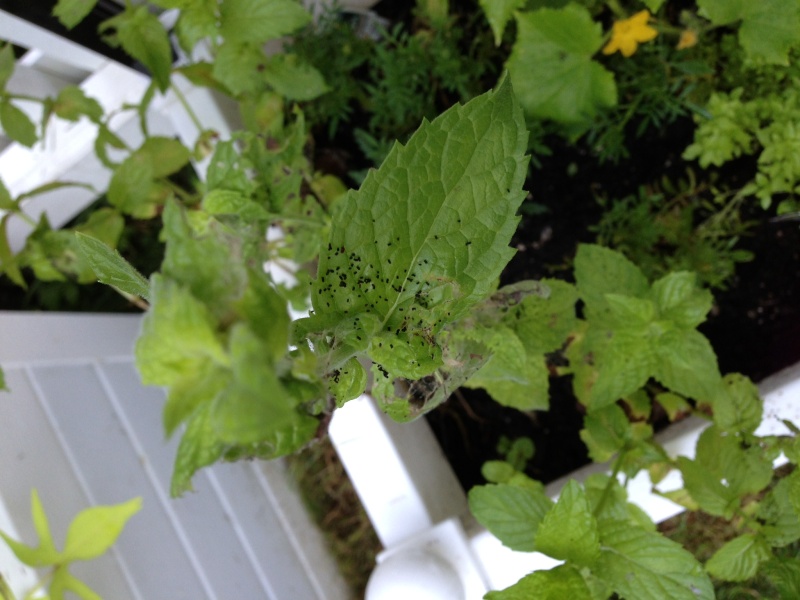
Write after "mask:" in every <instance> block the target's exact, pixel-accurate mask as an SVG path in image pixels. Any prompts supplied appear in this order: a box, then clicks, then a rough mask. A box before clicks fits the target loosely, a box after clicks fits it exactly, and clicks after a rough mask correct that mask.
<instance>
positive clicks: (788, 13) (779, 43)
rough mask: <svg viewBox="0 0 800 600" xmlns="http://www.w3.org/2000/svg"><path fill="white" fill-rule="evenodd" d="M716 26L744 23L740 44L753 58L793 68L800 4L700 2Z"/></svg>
mask: <svg viewBox="0 0 800 600" xmlns="http://www.w3.org/2000/svg"><path fill="white" fill-rule="evenodd" d="M697 5H698V6H699V7H700V8H701V9H702V10H703V12H704V13H705V14H706V15H707V16H708V18H709V19H710V20H711V21H712V22H713V23H714V24H716V25H728V24H731V23H734V22H736V21H741V26H740V28H739V41H740V43H741V44H742V47H743V48H744V49H745V51H746V52H747V54H748V55H749V56H750V57H751V58H755V59H761V60H763V61H766V62H769V63H774V64H779V65H788V64H789V50H790V49H791V48H793V47H796V46H797V45H798V43H800V1H798V0H761V1H760V2H751V1H750V0H698V2H697Z"/></svg>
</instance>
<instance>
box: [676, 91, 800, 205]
mask: <svg viewBox="0 0 800 600" xmlns="http://www.w3.org/2000/svg"><path fill="white" fill-rule="evenodd" d="M743 94H744V89H743V88H737V89H735V90H733V91H732V92H731V93H729V94H723V93H718V94H714V95H713V96H712V97H711V99H710V100H709V103H708V108H707V110H708V112H709V114H710V118H709V119H701V120H700V123H699V126H698V128H697V131H696V132H695V140H694V143H693V144H691V145H690V146H689V147H688V148H687V149H686V152H684V158H687V159H697V160H698V161H699V163H700V166H701V167H703V168H707V167H709V166H711V165H714V166H717V167H720V166H722V165H723V164H725V163H727V162H730V161H732V160H734V159H735V158H738V157H739V156H742V155H751V154H758V161H757V165H758V171H757V172H756V174H755V177H754V178H753V179H752V180H751V181H749V182H748V183H746V184H745V185H744V186H743V188H742V190H741V193H742V194H745V195H753V196H755V197H756V198H758V199H759V200H760V202H761V206H762V207H763V208H769V207H770V205H771V204H772V202H773V199H775V198H779V199H780V204H779V205H778V212H779V213H783V212H790V211H794V210H796V209H797V200H796V194H797V193H798V190H800V166H798V164H797V152H796V150H797V148H798V144H799V143H800V137H798V136H800V133H798V132H800V100H798V99H799V98H800V92H798V89H797V82H796V80H793V81H792V82H790V85H789V87H788V89H785V90H783V91H782V92H780V93H775V94H770V95H763V96H760V97H757V98H755V99H753V100H749V101H744V100H743V99H742V96H743Z"/></svg>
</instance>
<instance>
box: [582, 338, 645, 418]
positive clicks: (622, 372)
mask: <svg viewBox="0 0 800 600" xmlns="http://www.w3.org/2000/svg"><path fill="white" fill-rule="evenodd" d="M578 351H580V353H578ZM576 353H577V355H576ZM569 356H570V362H571V363H572V364H573V365H574V369H575V372H576V377H575V381H574V382H573V388H574V389H575V394H576V395H577V397H578V399H579V400H580V401H581V402H582V403H584V404H585V405H586V407H587V408H589V409H590V410H598V409H600V408H602V407H604V406H608V405H609V404H613V403H614V402H616V401H617V400H619V399H620V398H623V397H625V396H628V395H629V394H632V393H634V392H635V391H636V390H638V389H639V388H641V387H643V386H644V385H645V384H646V383H647V380H648V379H649V378H650V376H651V375H652V373H653V371H654V369H655V366H656V365H655V355H654V352H653V350H652V343H651V340H650V339H649V338H648V337H646V336H645V335H643V334H642V333H641V332H638V331H626V330H618V331H608V330H605V329H602V328H595V329H590V331H589V332H587V334H586V338H585V342H584V344H583V345H580V344H579V345H576V346H575V348H574V349H572V348H571V349H570V352H569Z"/></svg>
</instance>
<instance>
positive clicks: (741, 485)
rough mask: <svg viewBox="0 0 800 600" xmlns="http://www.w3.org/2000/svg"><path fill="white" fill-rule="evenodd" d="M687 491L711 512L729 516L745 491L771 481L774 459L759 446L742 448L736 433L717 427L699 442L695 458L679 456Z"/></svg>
mask: <svg viewBox="0 0 800 600" xmlns="http://www.w3.org/2000/svg"><path fill="white" fill-rule="evenodd" d="M678 467H679V468H680V470H681V473H682V474H683V483H684V486H685V488H686V490H687V491H688V492H689V494H690V495H691V496H692V498H693V499H694V500H695V501H696V502H697V503H698V504H699V505H700V507H701V508H702V509H703V510H704V511H706V512H707V513H710V514H712V515H717V516H721V517H725V518H726V519H730V518H731V517H732V516H733V511H734V510H735V508H736V507H738V506H739V504H740V503H741V498H742V497H743V496H745V495H746V494H754V493H757V492H760V491H761V490H763V489H764V488H765V487H766V486H767V485H769V482H770V481H771V480H772V461H771V460H770V459H769V457H768V456H767V455H766V453H765V451H764V450H763V449H762V448H760V447H759V446H752V447H748V448H743V447H742V446H741V441H740V440H739V439H737V438H736V437H735V436H732V435H728V434H726V433H724V432H722V431H721V430H720V429H719V428H717V427H716V426H712V427H709V428H707V429H706V430H705V431H703V433H702V434H701V435H700V439H699V440H698V441H697V456H696V458H695V460H694V461H691V460H689V459H687V458H685V457H679V458H678Z"/></svg>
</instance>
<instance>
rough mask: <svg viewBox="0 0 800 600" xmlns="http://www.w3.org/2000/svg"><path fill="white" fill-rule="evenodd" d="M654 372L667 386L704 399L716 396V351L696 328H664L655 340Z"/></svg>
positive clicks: (717, 384) (717, 382) (718, 385)
mask: <svg viewBox="0 0 800 600" xmlns="http://www.w3.org/2000/svg"><path fill="white" fill-rule="evenodd" d="M654 351H655V353H656V357H657V359H656V361H655V363H654V367H655V368H654V371H653V375H654V376H655V378H656V379H658V380H659V381H660V382H661V383H663V384H664V385H665V386H667V387H668V388H670V389H672V390H674V391H676V392H678V393H679V394H682V395H684V396H688V397H691V398H694V399H695V400H700V401H703V402H708V401H711V400H712V399H713V398H714V397H716V396H717V394H718V393H719V390H720V386H721V383H722V376H721V375H720V373H719V367H717V355H716V354H715V353H714V349H713V348H712V347H711V344H710V343H709V341H708V340H707V339H706V338H705V337H704V336H703V335H702V334H701V333H699V332H697V331H695V330H693V329H688V330H682V331H674V330H673V331H667V332H665V333H664V334H663V335H662V336H660V337H659V338H658V340H657V342H656V343H655V344H654Z"/></svg>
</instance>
